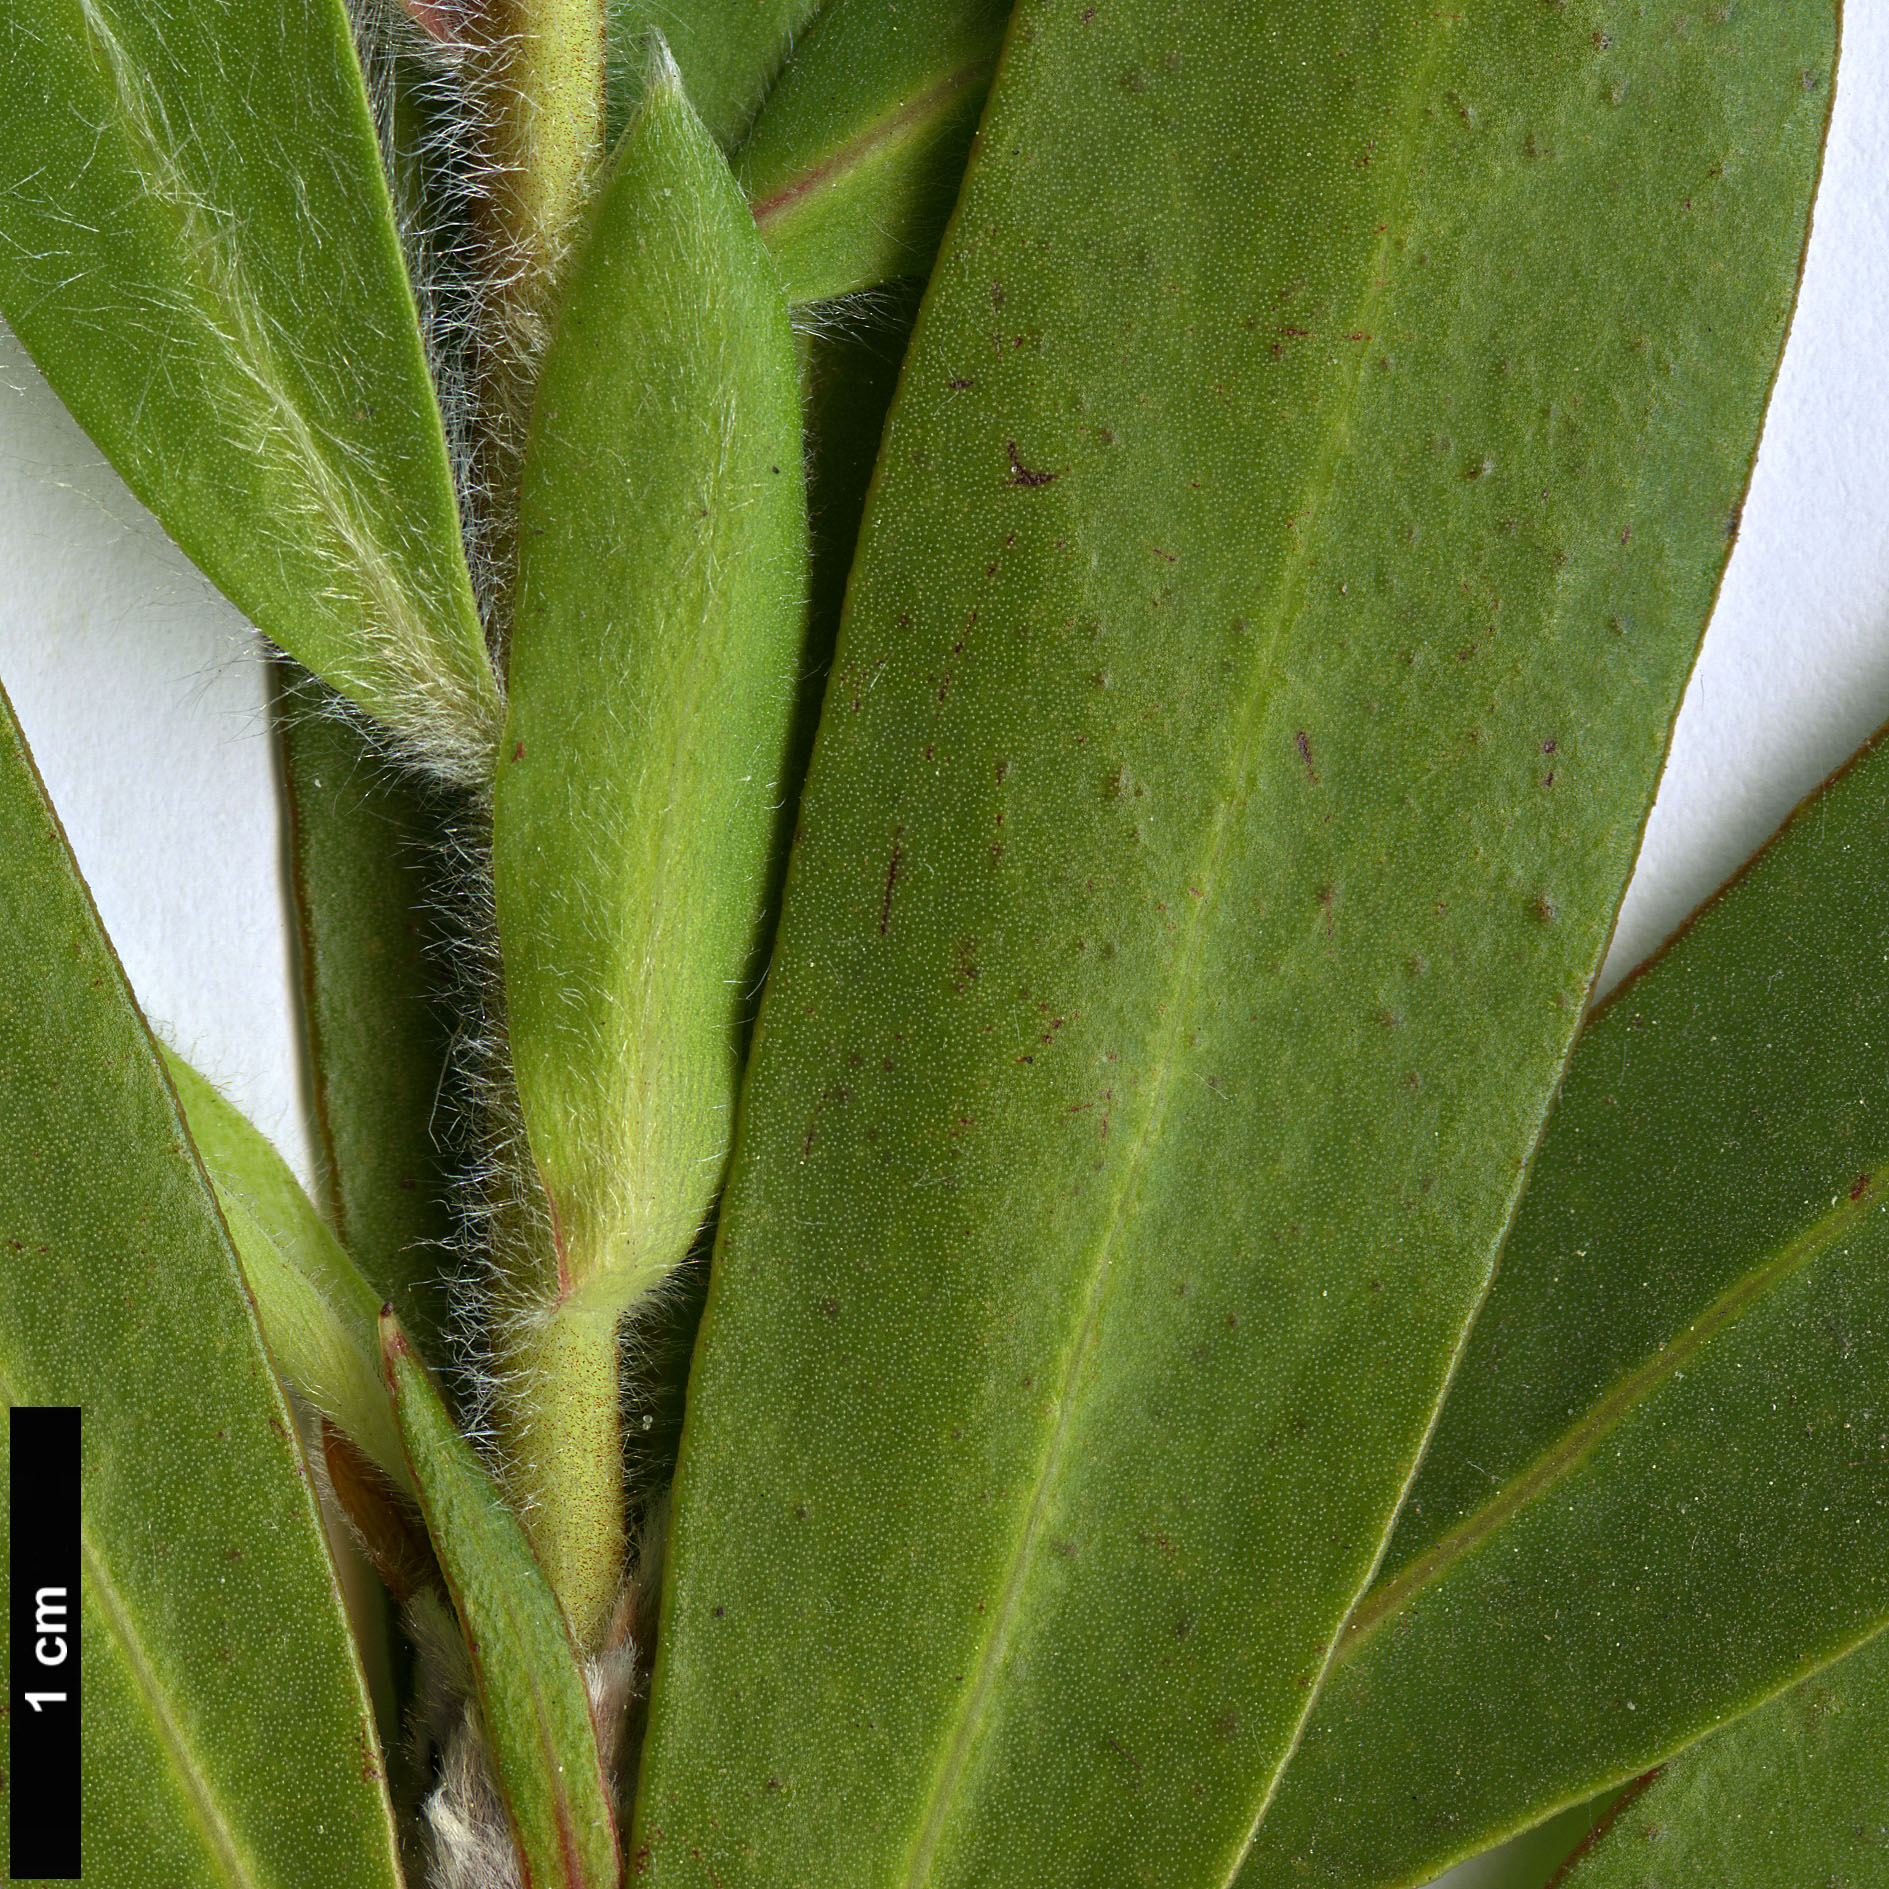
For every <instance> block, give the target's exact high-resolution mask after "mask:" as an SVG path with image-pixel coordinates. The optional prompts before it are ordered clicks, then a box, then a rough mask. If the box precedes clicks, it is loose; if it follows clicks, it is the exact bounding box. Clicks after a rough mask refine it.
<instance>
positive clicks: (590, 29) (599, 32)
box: [466, 0, 605, 570]
mask: <svg viewBox="0 0 1889 1889" xmlns="http://www.w3.org/2000/svg"><path fill="white" fill-rule="evenodd" d="M604 33H605V7H604V0H479V4H477V5H476V6H475V7H474V9H473V11H472V14H471V17H470V18H469V19H468V22H467V28H466V39H467V53H468V60H469V65H468V71H469V78H470V104H471V106H472V112H473V118H474V122H475V132H474V135H475V139H476V142H477V145H478V153H477V155H478V159H479V166H480V169H481V171H482V173H483V182H482V188H481V191H480V193H479V202H480V208H479V213H478V215H477V217H476V219H475V229H474V240H475V244H476V248H477V251H478V253H479V257H480V274H481V276H482V277H483V279H484V283H483V287H484V293H483V296H482V301H483V307H482V309H481V315H480V321H479V330H480V332H479V335H478V341H477V353H478V356H479V358H478V361H477V363H476V367H475V378H476V382H477V385H478V388H479V407H480V429H479V430H480V436H481V437H480V440H479V444H478V448H477V452H476V455H475V457H476V460H477V462H478V463H477V466H476V472H477V477H478V483H479V486H480V488H481V490H482V492H483V493H484V495H485V503H486V507H487V510H488V513H489V519H488V523H487V529H488V531H489V533H490V537H491V544H492V555H493V556H494V557H495V559H496V560H497V561H498V565H499V568H500V569H501V570H502V569H504V568H505V567H506V565H508V563H509V558H510V545H511V541H512V533H513V514H514V510H515V507H516V503H517V486H518V467H519V461H520V459H521V457H522V454H523V451H524V440H525V429H526V425H527V422H528V421H529V419H530V415H531V400H532V393H533V389H534V386H535V384H536V380H537V370H538V363H539V361H540V360H541V359H542V358H543V355H544V349H545V343H546V340H547V338H548V336H549V333H550V328H551V322H552V319H553V316H554V315H555V313H556V309H557V302H558V294H559V291H560V289H561V287H562V284H563V279H564V273H565V269H566V265H567V264H568V262H569V260H570V256H571V253H572V249H573V247H574V243H575V239H576V236H577V233H578V230H579V228H580V226H581V223H582V219H583V213H584V208H585V205H586V203H587V202H588V199H589V196H590V192H591V189H592V186H593V184H594V182H595V180H596V176H597V172H598V169H599V167H600V165H601V162H602V157H603V115H604Z"/></svg>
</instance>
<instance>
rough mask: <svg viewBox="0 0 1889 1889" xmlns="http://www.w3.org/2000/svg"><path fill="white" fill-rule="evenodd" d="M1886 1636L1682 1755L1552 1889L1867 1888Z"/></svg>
mask: <svg viewBox="0 0 1889 1889" xmlns="http://www.w3.org/2000/svg"><path fill="white" fill-rule="evenodd" d="M1886 1719H1889V1637H1885V1636H1884V1635H1881V1634H1878V1635H1877V1636H1876V1638H1874V1639H1873V1640H1870V1641H1868V1642H1867V1643H1865V1644H1864V1645H1862V1646H1860V1647H1858V1648H1857V1650H1856V1651H1855V1652H1853V1653H1851V1654H1850V1655H1849V1656H1848V1657H1847V1658H1846V1659H1843V1660H1841V1661H1840V1662H1838V1663H1837V1664H1836V1665H1834V1666H1829V1667H1826V1668H1825V1669H1824V1670H1823V1671H1822V1672H1820V1673H1817V1674H1815V1675H1814V1676H1812V1677H1811V1678H1809V1679H1805V1680H1801V1681H1799V1683H1798V1684H1797V1685H1795V1686H1793V1687H1792V1688H1791V1690H1790V1691H1789V1692H1786V1693H1783V1694H1781V1695H1780V1696H1779V1697H1777V1698H1775V1699H1773V1700H1772V1701H1771V1703H1770V1704H1769V1705H1766V1706H1763V1707H1761V1708H1760V1709H1759V1710H1758V1711H1755V1712H1753V1713H1752V1714H1751V1715H1750V1716H1749V1717H1748V1718H1745V1719H1742V1720H1740V1721H1739V1723H1738V1724H1736V1725H1732V1726H1728V1727H1727V1728H1726V1729H1725V1730H1724V1731H1722V1732H1718V1733H1716V1734H1714V1735H1713V1736H1712V1737H1711V1738H1708V1739H1706V1740H1704V1741H1703V1742H1702V1743H1700V1744H1697V1745H1694V1746H1692V1747H1691V1748H1690V1749H1689V1750H1687V1751H1684V1752H1682V1753H1680V1755H1679V1756H1678V1757H1677V1758H1675V1759H1673V1760H1672V1762H1671V1763H1670V1764H1668V1765H1667V1766H1666V1767H1665V1768H1664V1769H1663V1770H1662V1771H1660V1772H1659V1773H1658V1774H1657V1775H1655V1776H1654V1777H1652V1778H1651V1779H1649V1780H1648V1781H1647V1784H1646V1787H1645V1788H1644V1789H1643V1790H1641V1791H1639V1792H1637V1793H1636V1794H1635V1795H1634V1796H1633V1798H1632V1800H1631V1801H1630V1802H1626V1803H1623V1804H1622V1805H1621V1807H1620V1810H1619V1812H1618V1814H1617V1815H1616V1816H1614V1817H1613V1818H1612V1819H1611V1820H1610V1821H1609V1822H1608V1824H1607V1826H1606V1827H1605V1829H1604V1830H1602V1831H1601V1832H1599V1833H1598V1834H1597V1836H1596V1838H1595V1840H1594V1841H1593V1842H1592V1843H1590V1844H1589V1845H1588V1846H1587V1847H1586V1848H1585V1849H1583V1850H1582V1851H1581V1852H1580V1853H1579V1855H1578V1856H1576V1857H1575V1858H1574V1859H1573V1860H1572V1862H1571V1864H1570V1866H1569V1868H1568V1870H1567V1871H1566V1873H1565V1874H1564V1875H1561V1876H1558V1877H1556V1879H1555V1884H1554V1889H1562V1885H1564V1884H1565V1885H1566V1889H1628V1885H1634V1886H1635V1889H1637V1886H1638V1885H1643V1884H1645V1883H1646V1882H1648V1881H1649V1876H1648V1871H1649V1869H1654V1870H1657V1871H1658V1880H1659V1881H1660V1882H1661V1883H1664V1884H1671V1885H1672V1889H1692V1886H1693V1885H1697V1886H1698V1889H1705V1886H1706V1885H1708V1884H1710V1885H1713V1889H1747V1886H1749V1889H1758V1885H1760V1884H1765V1883H1775V1882H1788V1881H1792V1880H1796V1881H1800V1882H1825V1883H1841V1882H1853V1881H1854V1882H1861V1881H1865V1880H1868V1879H1869V1878H1870V1876H1871V1875H1872V1874H1876V1873H1880V1871H1881V1869H1882V1860H1881V1859H1882V1852H1883V1850H1884V1849H1885V1848H1886V1847H1889V1829H1886V1828H1885V1826H1884V1819H1883V1785H1882V1750H1883V1731H1884V1724H1885V1720H1886Z"/></svg>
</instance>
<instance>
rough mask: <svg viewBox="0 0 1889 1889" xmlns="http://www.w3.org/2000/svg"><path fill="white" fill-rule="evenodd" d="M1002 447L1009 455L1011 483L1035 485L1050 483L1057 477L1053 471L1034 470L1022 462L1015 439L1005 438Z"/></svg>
mask: <svg viewBox="0 0 1889 1889" xmlns="http://www.w3.org/2000/svg"><path fill="white" fill-rule="evenodd" d="M1004 449H1005V451H1007V452H1008V453H1009V455H1010V483H1011V484H1012V485H1022V486H1037V485H1050V484H1053V483H1054V482H1055V479H1056V477H1057V475H1056V474H1055V473H1053V472H1039V471H1035V470H1033V469H1032V468H1031V467H1029V466H1026V465H1025V464H1024V463H1023V461H1022V459H1021V458H1020V457H1019V456H1018V453H1017V442H1016V441H1015V440H1013V439H1012V440H1006V441H1005V442H1004Z"/></svg>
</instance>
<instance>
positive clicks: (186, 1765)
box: [79, 1519, 262, 1889]
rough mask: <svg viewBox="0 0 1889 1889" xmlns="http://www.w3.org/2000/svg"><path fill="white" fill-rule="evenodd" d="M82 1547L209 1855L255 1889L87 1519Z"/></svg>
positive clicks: (101, 1608) (97, 1599) (228, 1878)
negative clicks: (87, 1524) (87, 1523)
mask: <svg viewBox="0 0 1889 1889" xmlns="http://www.w3.org/2000/svg"><path fill="white" fill-rule="evenodd" d="M79 1546H80V1551H81V1553H82V1554H83V1556H84V1559H85V1575H86V1580H87V1582H88V1584H89V1586H90V1588H91V1593H92V1600H93V1603H94V1605H95V1606H96V1607H97V1608H98V1612H99V1615H100V1617H101V1618H102V1619H103V1620H104V1622H105V1624H106V1626H107V1627H108V1628H109V1629H110V1631H111V1635H112V1638H113V1639H114V1640H116V1641H117V1643H118V1647H119V1651H120V1653H121V1655H122V1656H123V1660H124V1667H125V1671H126V1672H127V1673H129V1674H130V1676H131V1682H132V1684H133V1685H134V1686H135V1687H136V1688H137V1690H138V1692H139V1694H140V1696H141V1697H142V1698H143V1699H144V1701H145V1704H146V1705H147V1706H148V1708H149V1710H150V1714H151V1722H152V1724H153V1725H154V1726H155V1727H156V1729H157V1734H158V1740H159V1742H160V1743H161V1744H162V1745H163V1747H164V1749H165V1751H166V1753H167V1754H168V1755H169V1757H170V1760H171V1764H172V1766H173V1767H174V1769H175V1770H176V1773H177V1776H178V1779H179V1781H180V1782H181V1784H182V1785H183V1794H184V1797H185V1800H186V1801H187V1802H188V1804H189V1805H190V1808H191V1810H192V1811H193V1812H194V1813H195V1815H196V1820H197V1824H198V1827H199V1828H200V1829H201V1830H202V1832H203V1835H204V1840H205V1843H206V1846H207V1848H208V1850H209V1853H210V1854H211V1855H212V1856H213V1857H214V1858H215V1859H216V1863H217V1866H218V1868H219V1870H220V1872H221V1874H222V1878H223V1880H224V1881H225V1882H228V1883H231V1884H234V1885H236V1886H237V1889H255V1885H258V1884H260V1882H261V1881H262V1878H261V1877H260V1876H258V1875H257V1873H256V1871H255V1870H254V1869H253V1868H252V1867H251V1866H250V1864H249V1863H248V1862H247V1861H246V1860H245V1858H244V1856H243V1852H242V1847H241V1845H240V1844H239V1843H238V1842H237V1840H236V1833H235V1832H234V1831H233V1830H232V1829H231V1828H230V1826H229V1824H228V1822H227V1821H226V1819H225V1818H224V1815H223V1810H222V1806H221V1805H220V1804H219V1803H218V1801H217V1795H216V1792H215V1790H214V1788H213V1787H212V1785H211V1783H210V1780H209V1778H208V1776H207V1775H206V1774H205V1771H204V1767H203V1763H202V1761H201V1759H199V1758H198V1756H197V1753H196V1751H195V1749H194V1748H193V1747H192V1745H191V1742H190V1738H189V1736H188V1734H187V1733H186V1732H185V1730H184V1727H183V1726H182V1724H180V1723H179V1721H178V1718H177V1715H176V1713H175V1712H173V1711H172V1709H171V1702H170V1700H169V1698H168V1697H167V1695H166V1693H165V1690H164V1685H163V1681H162V1680H160V1679H159V1677H158V1675H157V1671H156V1668H155V1667H154V1666H153V1665H152V1663H151V1658H150V1655H149V1654H148V1653H147V1652H146V1650H145V1646H144V1640H143V1637H142V1636H141V1635H140V1634H139V1632H138V1628H137V1623H136V1622H135V1621H134V1620H133V1619H132V1617H131V1610H130V1609H129V1608H128V1607H127V1606H126V1605H125V1601H124V1597H123V1596H122V1595H121V1594H120V1593H119V1591H118V1586H117V1583H116V1582H115V1581H114V1580H113V1579H112V1577H111V1574H110V1571H109V1570H108V1569H107V1567H106V1565H105V1558H104V1556H103V1555H102V1554H101V1553H100V1552H99V1550H98V1546H97V1543H96V1542H95V1541H94V1540H93V1537H92V1531H91V1530H90V1528H88V1527H87V1526H86V1525H85V1522H84V1520H83V1519H81V1521H80V1524H79Z"/></svg>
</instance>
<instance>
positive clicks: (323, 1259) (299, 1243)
mask: <svg viewBox="0 0 1889 1889" xmlns="http://www.w3.org/2000/svg"><path fill="white" fill-rule="evenodd" d="M161 1054H162V1055H163V1058H164V1066H165V1069H166V1070H167V1071H168V1072H169V1075H170V1079H171V1086H172V1087H173V1088H174V1089H175V1090H176V1092H177V1100H178V1103H179V1105H180V1106H181V1107H182V1109H183V1112H184V1120H185V1122H186V1124H187V1125H188V1127H189V1129H190V1138H191V1140H192V1142H193V1143H195V1145H196V1149H197V1153H198V1156H199V1158H200V1159H201V1160H202V1162H203V1166H204V1171H205V1173H207V1174H208V1175H209V1177H210V1185H211V1186H212V1187H213V1188H214V1189H215V1191H216V1197H217V1205H218V1206H219V1207H220V1208H221V1209H222V1212H223V1218H224V1223H225V1224H226V1225H227V1226H228V1228H229V1230H230V1239H231V1243H232V1244H233V1245H234V1246H235V1248H236V1255H237V1258H238V1260H239V1261H240V1263H241V1265H242V1269H243V1278H244V1282H245V1283H246V1284H247V1285H248V1287H249V1292H250V1297H251V1299H252V1300H253V1301H254V1303H255V1307H256V1318H257V1322H258V1324H259V1325H260V1326H261V1328H262V1335H263V1342H264V1343H265V1344H266V1345H267V1346H268V1348H269V1351H270V1354H271V1355H272V1356H273V1357H274V1358H275V1360H276V1363H277V1365H278V1367H279V1368H280V1370H281V1372H282V1375H283V1377H284V1378H285V1379H286V1380H287V1381H288V1382H289V1383H291V1384H293V1385H294V1386H295V1388H296V1389H297V1390H298V1391H300V1392H301V1393H302V1395H303V1396H304V1397H306V1398H307V1399H308V1401H309V1402H310V1403H311V1404H312V1405H313V1406H314V1407H315V1409H316V1410H318V1411H319V1412H320V1413H321V1414H322V1415H323V1416H325V1417H331V1418H333V1419H334V1421H335V1422H336V1423H337V1424H338V1425H339V1426H340V1428H341V1429H342V1430H343V1431H344V1432H345V1433H346V1435H347V1436H348V1438H349V1439H350V1441H352V1442H353V1443H354V1444H355V1445H356V1446H357V1447H358V1448H360V1449H361V1450H363V1451H365V1452H366V1454H367V1455H368V1457H369V1458H371V1459H372V1461H373V1462H374V1463H375V1464H376V1465H378V1467H379V1468H380V1469H381V1470H382V1471H383V1472H384V1473H385V1474H386V1475H388V1476H389V1477H391V1478H392V1479H393V1481H394V1483H395V1484H396V1485H397V1486H398V1487H401V1488H407V1487H408V1486H409V1485H408V1481H407V1471H406V1459H405V1457H404V1456H403V1455H402V1454H401V1451H400V1438H399V1435H398V1433H397V1432H396V1431H395V1429H394V1423H393V1413H392V1411H391V1410H390V1409H389V1408H388V1404H387V1398H386V1391H385V1387H384V1385H383V1384H382V1382H381V1373H380V1306H381V1301H380V1300H379V1299H378V1298H377V1297H376V1296H375V1294H374V1290H373V1288H372V1287H371V1286H370V1285H369V1284H368V1282H367V1281H366V1280H365V1279H364V1278H363V1277H362V1276H361V1273H360V1271H359V1269H358V1268H357V1267H356V1266H355V1264H354V1262H353V1260H352V1259H350V1258H349V1257H348V1255H347V1254H346V1253H345V1252H344V1251H343V1250H342V1248H341V1244H340V1242H339V1241H338V1240H336V1238H335V1236H334V1235H333V1234H332V1233H330V1232H329V1231H328V1228H327V1226H326V1224H325V1223H324V1222H323V1220H322V1218H321V1216H320V1214H318V1213H317V1212H316V1211H315V1203H314V1202H313V1201H312V1200H310V1199H309V1198H308V1196H307V1195H306V1194H304V1193H303V1192H302V1189H301V1185H300V1183H299V1182H297V1180H296V1178H295V1176H294V1175H293V1174H291V1173H290V1172H289V1168H288V1163H287V1162H285V1161H284V1160H283V1159H282V1157H281V1155H279V1154H278V1153H277V1152H276V1150H275V1149H274V1147H273V1146H271V1145H270V1143H269V1140H268V1138H267V1137H266V1136H265V1135H263V1133H262V1132H261V1130H259V1129H258V1128H256V1127H255V1126H254V1125H253V1124H252V1123H251V1122H249V1121H248V1120H247V1119H246V1118H245V1117H244V1116H243V1115H242V1113H241V1112H240V1111H239V1110H238V1109H237V1108H236V1107H235V1106H234V1105H233V1104H232V1103H231V1102H230V1101H229V1100H228V1099H227V1098H226V1097H225V1096H223V1095H221V1094H220V1093H219V1092H218V1091H217V1090H216V1089H215V1088H213V1087H212V1086H211V1085H210V1084H209V1083H208V1082H206V1081H205V1080H204V1078H203V1077H202V1076H200V1075H199V1074H198V1073H197V1072H196V1070H194V1069H193V1068H191V1066H190V1065H189V1064H188V1063H187V1062H185V1061H184V1059H183V1058H182V1057H181V1056H179V1055H177V1054H176V1053H175V1052H174V1051H171V1050H169V1049H164V1050H162V1051H161Z"/></svg>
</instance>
